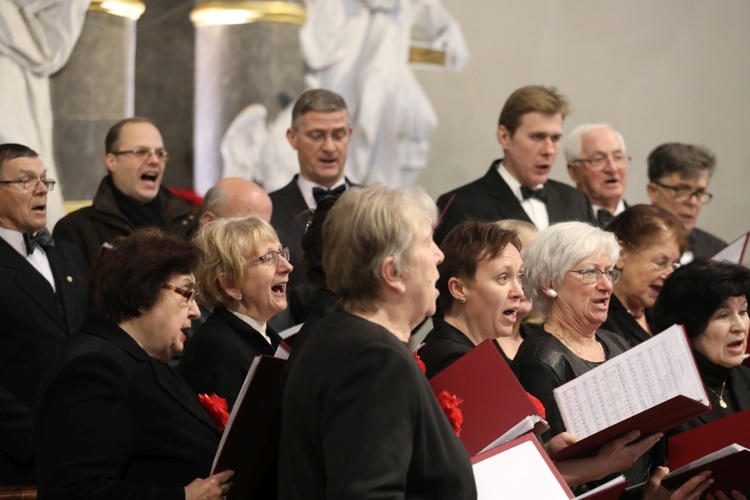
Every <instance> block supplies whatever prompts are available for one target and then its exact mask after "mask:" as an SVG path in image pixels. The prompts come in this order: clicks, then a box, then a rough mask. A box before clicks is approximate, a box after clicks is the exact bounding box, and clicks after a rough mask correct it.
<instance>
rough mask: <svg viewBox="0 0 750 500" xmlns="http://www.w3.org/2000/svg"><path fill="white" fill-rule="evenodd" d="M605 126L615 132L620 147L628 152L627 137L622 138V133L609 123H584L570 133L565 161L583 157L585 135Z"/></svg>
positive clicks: (566, 143)
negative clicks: (626, 146)
mask: <svg viewBox="0 0 750 500" xmlns="http://www.w3.org/2000/svg"><path fill="white" fill-rule="evenodd" d="M601 128H605V129H608V130H611V131H612V132H614V134H615V135H616V136H617V139H618V140H619V141H620V147H621V148H622V152H623V153H627V149H626V148H625V139H623V138H622V134H620V132H618V131H617V130H615V129H613V128H612V126H611V125H609V124H608V123H584V124H583V125H578V126H577V127H576V128H574V129H573V131H572V132H571V133H570V134H568V136H567V137H566V139H565V161H566V162H568V163H572V162H574V161H575V160H580V159H581V152H582V151H583V136H584V135H586V134H588V133H589V132H592V131H594V130H599V129H601Z"/></svg>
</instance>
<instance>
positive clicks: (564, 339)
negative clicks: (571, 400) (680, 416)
mask: <svg viewBox="0 0 750 500" xmlns="http://www.w3.org/2000/svg"><path fill="white" fill-rule="evenodd" d="M547 324H548V325H549V323H547ZM549 327H550V328H552V330H553V331H554V332H555V336H556V337H557V338H559V339H560V340H562V341H563V342H564V343H566V344H567V345H568V346H569V347H572V348H573V350H574V351H575V352H576V353H578V357H580V358H583V359H587V358H586V356H584V355H583V353H582V352H581V351H580V350H579V349H578V348H577V347H576V346H575V344H573V343H572V342H571V341H569V340H568V337H567V336H566V335H562V334H561V333H560V332H559V331H557V328H555V327H554V326H552V325H549ZM596 345H598V346H599V349H601V350H602V354H604V358H605V359H606V358H607V354H606V353H605V352H604V347H602V345H601V344H600V343H599V341H598V340H597V341H596ZM722 394H723V393H722Z"/></svg>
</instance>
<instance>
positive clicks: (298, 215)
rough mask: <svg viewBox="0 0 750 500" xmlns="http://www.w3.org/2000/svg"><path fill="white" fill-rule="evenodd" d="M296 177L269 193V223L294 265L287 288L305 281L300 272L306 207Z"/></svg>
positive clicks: (305, 224)
mask: <svg viewBox="0 0 750 500" xmlns="http://www.w3.org/2000/svg"><path fill="white" fill-rule="evenodd" d="M298 177H299V174H296V175H295V176H294V178H293V179H292V181H291V182H290V183H289V184H287V185H286V186H284V187H283V188H281V189H279V190H277V191H274V192H273V193H271V194H270V195H269V196H270V197H271V202H272V203H273V212H272V213H271V225H272V226H273V228H274V229H275V230H276V233H277V234H278V235H279V241H280V242H281V244H282V245H284V246H287V247H289V252H290V254H291V257H290V259H289V262H290V263H291V264H292V266H294V271H292V273H291V274H289V284H288V285H287V286H288V288H291V287H294V286H297V285H300V284H302V283H305V275H304V273H303V272H302V236H303V235H304V234H305V227H306V226H307V221H308V218H307V217H306V216H305V212H306V211H307V210H308V207H307V203H305V199H304V198H303V197H302V193H301V192H300V190H299V187H298V186H297V178H298Z"/></svg>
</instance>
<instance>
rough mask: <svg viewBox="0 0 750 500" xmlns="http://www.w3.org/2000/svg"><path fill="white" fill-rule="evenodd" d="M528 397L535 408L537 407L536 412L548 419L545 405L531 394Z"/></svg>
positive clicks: (528, 393)
mask: <svg viewBox="0 0 750 500" xmlns="http://www.w3.org/2000/svg"><path fill="white" fill-rule="evenodd" d="M526 395H527V396H528V397H529V399H530V400H531V402H532V403H534V406H535V407H536V410H537V411H538V412H539V414H540V415H541V416H542V418H544V419H546V418H547V410H545V409H544V405H543V404H542V402H541V401H539V399H537V397H536V396H534V395H533V394H531V393H530V392H527V393H526Z"/></svg>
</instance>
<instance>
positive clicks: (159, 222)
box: [107, 175, 164, 229]
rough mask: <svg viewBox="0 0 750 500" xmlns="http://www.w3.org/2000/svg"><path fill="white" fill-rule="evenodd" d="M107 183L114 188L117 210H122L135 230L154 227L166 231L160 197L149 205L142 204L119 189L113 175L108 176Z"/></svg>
mask: <svg viewBox="0 0 750 500" xmlns="http://www.w3.org/2000/svg"><path fill="white" fill-rule="evenodd" d="M107 182H108V183H109V186H110V187H111V188H112V194H113V195H114V198H115V203H117V208H119V209H120V211H121V212H122V213H123V215H124V216H125V218H127V219H128V221H129V222H130V224H131V225H132V226H133V228H134V229H138V228H141V227H154V226H155V227H158V228H160V229H164V219H163V218H162V214H161V201H160V200H159V197H158V196H157V197H156V198H154V199H153V200H151V201H149V202H148V203H141V202H140V201H138V200H134V199H133V198H131V197H130V196H127V195H126V194H124V193H123V192H122V191H120V190H119V189H117V187H116V186H115V183H114V182H113V181H112V176H111V175H108V176H107Z"/></svg>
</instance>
